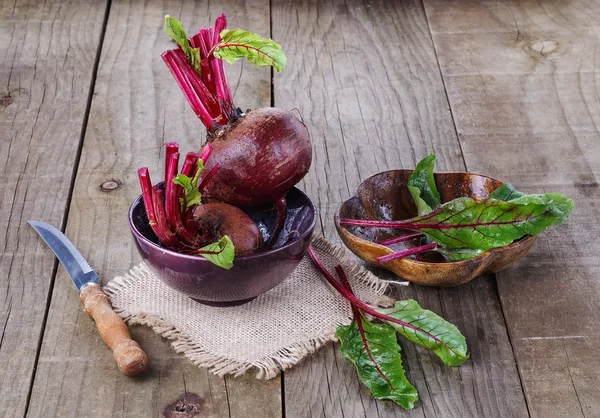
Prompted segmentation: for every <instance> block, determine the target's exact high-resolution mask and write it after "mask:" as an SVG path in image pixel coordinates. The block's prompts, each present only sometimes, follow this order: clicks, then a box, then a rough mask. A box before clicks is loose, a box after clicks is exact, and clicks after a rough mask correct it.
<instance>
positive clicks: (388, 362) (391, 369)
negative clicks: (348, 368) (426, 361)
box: [335, 309, 419, 409]
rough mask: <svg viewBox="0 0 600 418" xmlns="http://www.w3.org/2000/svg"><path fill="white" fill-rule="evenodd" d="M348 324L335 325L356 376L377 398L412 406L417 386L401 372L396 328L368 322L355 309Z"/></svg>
mask: <svg viewBox="0 0 600 418" xmlns="http://www.w3.org/2000/svg"><path fill="white" fill-rule="evenodd" d="M354 312H355V313H354V319H353V320H352V322H351V323H350V325H341V326H339V327H338V328H337V331H336V334H335V335H336V337H337V338H338V339H339V340H340V343H341V352H342V355H343V356H344V357H345V358H347V359H348V360H350V361H351V362H352V363H353V364H354V366H355V367H356V371H357V372H358V377H359V378H360V380H361V381H362V382H363V383H364V384H365V386H367V387H368V388H369V390H370V391H371V393H372V394H373V396H374V397H375V398H376V399H390V400H392V401H394V402H396V403H398V404H399V405H400V406H402V407H404V408H406V409H412V408H413V407H414V404H415V402H416V401H417V400H418V399H419V395H418V394H417V390H416V389H415V388H414V387H413V385H411V384H410V382H409V381H408V379H407V378H406V376H405V375H404V368H403V367H402V358H401V357H400V345H399V344H398V341H397V339H396V331H394V328H392V327H391V326H389V325H387V324H374V323H372V322H369V321H368V320H367V319H366V318H365V316H364V315H363V314H362V312H360V311H358V309H354Z"/></svg>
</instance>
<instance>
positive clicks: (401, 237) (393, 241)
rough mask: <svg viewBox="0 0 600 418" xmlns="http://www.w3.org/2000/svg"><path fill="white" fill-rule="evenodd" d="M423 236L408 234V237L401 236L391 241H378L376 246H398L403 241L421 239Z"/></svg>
mask: <svg viewBox="0 0 600 418" xmlns="http://www.w3.org/2000/svg"><path fill="white" fill-rule="evenodd" d="M422 236H423V234H419V233H416V234H408V235H401V236H399V237H396V238H392V239H386V240H384V241H380V242H378V243H377V244H379V245H392V244H398V243H399V242H404V241H409V240H411V239H414V238H421V237H422Z"/></svg>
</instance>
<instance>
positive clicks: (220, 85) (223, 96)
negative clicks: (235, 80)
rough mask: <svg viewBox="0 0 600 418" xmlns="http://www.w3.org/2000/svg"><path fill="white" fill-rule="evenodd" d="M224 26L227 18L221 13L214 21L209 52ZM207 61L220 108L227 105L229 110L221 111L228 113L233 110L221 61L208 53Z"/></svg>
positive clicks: (216, 42)
mask: <svg viewBox="0 0 600 418" xmlns="http://www.w3.org/2000/svg"><path fill="white" fill-rule="evenodd" d="M226 26H227V18H226V17H225V13H223V14H222V15H221V16H219V17H217V20H216V21H215V29H214V31H213V34H212V43H211V45H210V49H211V50H212V49H213V48H214V46H215V45H216V44H218V43H219V41H220V40H221V31H222V30H223V29H225V27H226ZM208 60H209V62H210V64H211V67H212V72H213V76H214V78H215V87H216V89H217V99H218V100H219V102H220V103H221V107H223V104H227V105H229V106H228V107H229V108H230V109H223V110H224V112H229V111H231V110H233V100H232V98H231V90H230V88H229V83H228V82H227V75H226V74H225V68H224V66H223V61H222V60H220V59H218V58H216V57H215V56H214V55H212V54H210V53H209V56H208ZM225 116H227V117H229V113H225Z"/></svg>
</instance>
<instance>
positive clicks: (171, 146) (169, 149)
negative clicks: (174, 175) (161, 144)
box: [164, 142, 179, 182]
mask: <svg viewBox="0 0 600 418" xmlns="http://www.w3.org/2000/svg"><path fill="white" fill-rule="evenodd" d="M176 152H179V144H178V143H177V142H167V143H166V145H165V177H164V180H165V182H166V181H167V177H168V176H169V160H170V159H171V155H173V154H175V153H176Z"/></svg>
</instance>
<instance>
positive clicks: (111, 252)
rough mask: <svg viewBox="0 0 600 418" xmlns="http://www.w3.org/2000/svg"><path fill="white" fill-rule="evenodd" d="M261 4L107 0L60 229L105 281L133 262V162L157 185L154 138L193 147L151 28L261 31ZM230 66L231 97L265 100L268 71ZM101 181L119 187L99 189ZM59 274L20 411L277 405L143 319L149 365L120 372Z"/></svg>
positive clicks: (257, 385)
mask: <svg viewBox="0 0 600 418" xmlns="http://www.w3.org/2000/svg"><path fill="white" fill-rule="evenodd" d="M265 9H268V2H267V1H263V2H248V3H245V2H239V1H238V2H236V1H231V2H220V3H219V4H215V3H214V2H213V3H209V2H202V3H196V2H193V1H183V2H179V1H167V2H164V3H155V2H142V1H131V2H128V1H124V0H123V1H113V2H112V5H111V10H110V16H109V21H108V27H107V31H106V37H105V41H104V44H103V49H102V56H101V61H100V66H99V70H98V77H97V79H96V83H95V87H94V96H93V102H92V107H91V111H90V115H89V124H88V129H87V132H86V136H85V139H84V146H83V150H82V154H81V162H80V165H79V169H78V172H77V178H76V183H75V190H74V195H73V201H72V204H71V207H70V209H69V221H68V225H67V230H66V232H67V235H68V236H69V237H70V238H71V239H72V241H73V242H74V243H75V245H76V246H78V247H79V249H80V251H81V253H82V254H84V255H85V256H86V257H87V258H88V260H89V262H90V264H91V265H92V266H93V267H94V268H95V269H96V270H97V272H98V273H99V275H100V277H101V278H102V280H104V282H106V281H108V280H110V279H111V278H112V277H114V276H115V275H117V274H122V273H123V272H125V271H127V269H129V267H130V266H132V265H133V264H134V263H137V262H138V261H139V256H138V254H137V251H136V249H135V247H134V245H133V239H132V237H131V234H130V232H129V229H128V226H127V216H126V214H127V209H128V207H129V205H130V204H131V202H132V201H133V199H134V197H136V196H137V195H138V194H139V185H138V182H137V176H136V172H137V169H138V168H139V167H142V166H148V167H149V169H150V171H151V174H152V176H153V179H154V181H155V182H158V181H159V177H160V173H161V172H163V159H162V157H163V156H164V153H163V149H162V148H160V146H161V144H163V143H164V142H167V141H178V142H179V143H180V144H181V149H182V150H186V151H187V150H190V151H192V150H197V149H198V148H199V145H200V144H201V142H202V141H203V138H204V135H205V130H204V128H203V127H202V125H201V123H200V121H198V120H197V118H196V117H195V116H194V114H193V112H192V111H191V109H190V108H189V106H188V104H187V102H186V101H185V98H184V97H183V94H182V93H181V92H180V91H179V89H178V87H177V85H176V83H175V81H174V80H173V78H172V77H171V75H170V74H169V71H168V69H167V68H166V66H165V65H164V63H163V62H162V60H161V58H160V54H161V53H162V52H163V51H165V50H166V49H168V48H173V47H174V44H173V43H171V42H170V41H169V39H168V37H167V36H166V35H165V34H164V33H163V30H162V26H163V19H164V15H165V14H171V15H172V16H175V17H179V16H181V18H182V21H183V24H184V25H185V27H186V28H198V27H200V26H208V25H212V24H213V23H214V19H215V18H216V16H217V15H218V14H220V13H222V12H226V13H227V16H228V20H229V22H230V23H229V24H230V26H231V27H238V26H239V27H244V28H248V29H249V30H252V31H255V32H261V31H264V28H268V27H269V21H268V13H267V14H265V13H264V11H265ZM190 30H191V29H190ZM229 69H230V70H231V71H230V72H229V76H230V77H229V78H230V81H231V85H232V86H233V87H232V88H233V90H234V91H235V94H236V99H237V103H238V104H239V105H240V106H243V107H256V106H257V105H268V104H269V102H270V96H271V94H270V72H269V71H268V70H266V69H264V68H262V69H261V68H250V66H247V65H242V64H241V63H240V64H239V65H234V66H231V67H230V68H229ZM238 79H239V80H240V81H239V82H238V81H237V80H238ZM107 181H114V182H116V183H118V185H119V187H118V188H116V189H113V190H112V191H107V192H103V191H101V187H100V186H101V185H102V184H103V183H105V182H107ZM68 281H69V279H68V278H67V277H66V276H65V275H64V274H62V272H60V274H58V276H57V279H56V286H55V288H54V294H53V298H52V304H51V307H50V310H49V316H48V325H47V327H46V332H45V337H44V342H43V346H42V351H41V354H40V361H39V365H38V372H37V375H36V380H35V382H34V387H33V392H32V397H31V404H30V415H31V416H40V417H46V416H75V417H86V416H89V417H125V416H133V417H147V416H162V415H163V413H164V414H166V416H169V414H168V413H171V415H173V416H177V415H174V413H175V412H176V410H177V408H178V405H179V407H180V409H181V407H182V406H183V407H189V408H191V410H196V411H199V412H198V414H199V416H203V417H222V416H229V414H230V412H231V413H232V416H233V415H234V414H233V412H234V411H236V408H237V410H238V412H237V413H235V415H237V416H241V415H242V414H246V416H261V415H260V414H261V413H262V411H265V408H272V409H273V410H278V411H281V400H280V392H279V390H277V391H273V386H275V387H277V388H279V386H280V382H279V380H278V379H276V380H274V381H273V382H271V383H270V384H267V385H265V384H264V383H262V382H256V381H253V380H251V381H245V380H238V379H227V380H225V379H222V378H216V377H214V376H210V375H208V373H207V371H206V370H204V369H200V368H198V367H196V366H195V365H193V364H192V363H191V362H189V361H187V360H185V359H184V358H183V357H182V356H180V355H177V354H176V353H175V352H174V350H173V349H171V348H170V345H169V344H168V342H166V341H164V340H162V339H161V338H159V337H157V336H156V335H155V334H154V333H153V332H152V331H150V330H149V329H146V328H143V327H133V328H132V329H131V333H132V336H133V338H134V339H135V340H136V341H138V342H140V345H141V346H142V348H143V349H144V350H145V351H146V352H147V354H148V357H149V359H150V368H149V371H148V372H147V373H146V375H144V376H143V377H142V378H140V379H130V378H127V377H124V376H123V375H122V374H121V373H120V372H119V371H118V370H117V368H116V366H115V364H114V361H113V360H112V358H111V353H110V351H109V350H108V349H107V348H106V347H105V346H104V343H103V342H102V340H101V339H100V337H99V335H98V332H97V331H96V329H95V327H94V324H93V322H92V321H91V320H90V319H89V318H87V316H86V315H85V314H84V313H83V312H82V311H81V308H80V306H79V304H78V302H77V297H78V295H77V292H76V290H75V289H74V288H73V287H72V284H70V283H69V282H68ZM245 387H252V390H251V391H249V390H245V389H243V388H245ZM249 393H252V396H250V397H249V396H248V394H249ZM242 405H243V408H242V409H243V411H240V408H241V407H242ZM255 412H256V413H255Z"/></svg>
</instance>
